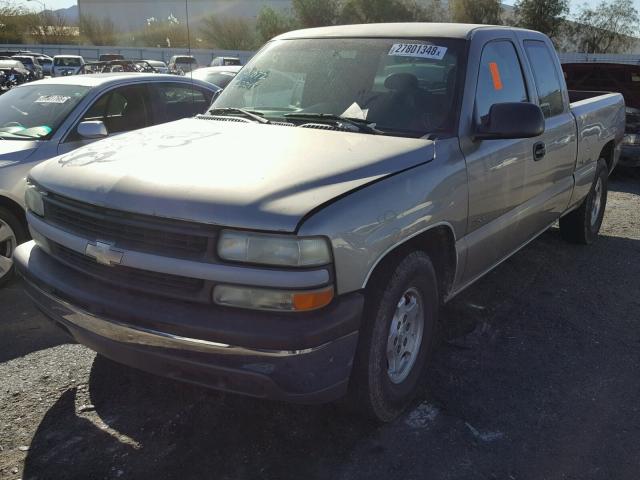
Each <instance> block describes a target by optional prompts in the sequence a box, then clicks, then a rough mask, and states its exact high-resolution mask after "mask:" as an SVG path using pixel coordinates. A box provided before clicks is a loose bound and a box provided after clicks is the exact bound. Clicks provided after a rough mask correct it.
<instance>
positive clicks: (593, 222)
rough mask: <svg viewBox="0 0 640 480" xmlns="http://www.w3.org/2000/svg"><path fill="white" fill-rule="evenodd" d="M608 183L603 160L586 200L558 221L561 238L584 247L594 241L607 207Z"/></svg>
mask: <svg viewBox="0 0 640 480" xmlns="http://www.w3.org/2000/svg"><path fill="white" fill-rule="evenodd" d="M608 182H609V170H608V168H607V164H606V162H605V161H604V160H600V161H598V167H597V169H596V177H595V179H594V181H593V185H591V190H590V191H589V194H588V195H587V198H585V200H584V202H582V205H581V206H580V207H579V208H578V209H576V210H574V211H573V212H571V213H569V214H568V215H565V216H564V217H562V218H561V219H560V234H561V235H562V238H564V239H565V240H567V241H569V242H572V243H582V244H584V245H590V244H592V243H593V242H594V241H595V239H596V238H597V237H598V232H599V231H600V227H601V226H602V220H603V218H604V211H605V208H606V206H607V193H608Z"/></svg>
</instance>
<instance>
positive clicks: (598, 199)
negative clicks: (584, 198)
mask: <svg viewBox="0 0 640 480" xmlns="http://www.w3.org/2000/svg"><path fill="white" fill-rule="evenodd" d="M601 208H602V179H601V178H600V177H598V181H597V182H596V186H595V188H594V189H593V207H591V226H592V227H593V226H595V224H596V223H598V218H599V217H600V209H601Z"/></svg>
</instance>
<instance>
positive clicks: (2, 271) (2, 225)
mask: <svg viewBox="0 0 640 480" xmlns="http://www.w3.org/2000/svg"><path fill="white" fill-rule="evenodd" d="M26 240H27V233H26V231H25V229H24V226H23V225H22V223H21V222H20V220H19V219H18V218H16V216H15V215H14V214H13V213H12V212H10V211H9V210H7V209H6V208H4V207H0V287H2V286H3V285H4V284H5V283H7V282H8V281H9V280H10V279H11V277H12V276H13V259H12V256H13V251H14V250H15V249H16V247H17V246H18V245H20V243H22V242H24V241H26Z"/></svg>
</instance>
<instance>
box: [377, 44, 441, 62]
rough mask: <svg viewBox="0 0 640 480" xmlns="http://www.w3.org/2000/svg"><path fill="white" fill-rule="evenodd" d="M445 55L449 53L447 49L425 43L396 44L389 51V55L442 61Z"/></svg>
mask: <svg viewBox="0 0 640 480" xmlns="http://www.w3.org/2000/svg"><path fill="white" fill-rule="evenodd" d="M445 53H447V47H438V46H437V45H426V44H424V43H394V44H393V46H392V47H391V50H389V55H394V56H399V57H418V58H430V59H433V60H442V59H443V58H444V55H445Z"/></svg>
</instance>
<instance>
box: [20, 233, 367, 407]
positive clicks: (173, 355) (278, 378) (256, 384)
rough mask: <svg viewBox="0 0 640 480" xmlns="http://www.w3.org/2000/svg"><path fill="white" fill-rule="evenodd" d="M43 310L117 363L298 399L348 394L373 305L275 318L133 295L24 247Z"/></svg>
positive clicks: (354, 297) (25, 270)
mask: <svg viewBox="0 0 640 480" xmlns="http://www.w3.org/2000/svg"><path fill="white" fill-rule="evenodd" d="M14 260H15V265H16V269H17V271H18V272H19V273H20V274H21V275H22V276H23V277H24V280H25V285H26V287H25V288H26V291H27V293H28V294H29V296H30V297H31V298H32V299H33V300H34V302H35V303H36V305H37V306H38V308H39V309H40V310H41V311H42V312H43V313H44V314H45V315H47V316H48V317H49V318H51V319H52V320H54V321H55V322H56V323H57V324H58V325H59V326H61V327H62V328H63V329H64V330H66V331H67V332H68V333H69V334H70V335H71V336H72V337H73V338H74V339H75V340H76V341H78V342H79V343H81V344H83V345H86V346H87V347H89V348H91V349H92V350H95V351H96V352H98V353H100V354H102V355H104V356H105V357H108V358H111V359H112V360H114V361H117V362H120V363H124V364H126V365H130V366H132V367H135V368H139V369H141V370H145V371H148V372H151V373H155V374H158V375H162V376H166V377H170V378H174V379H177V380H181V381H186V382H189V383H194V384H198V385H202V386H206V387H210V388H214V389H217V390H223V391H228V392H235V393H241V394H245V395H250V396H254V397H263V398H271V399H277V400H285V401H291V402H298V403H322V402H328V401H332V400H335V399H337V398H339V397H340V396H342V395H344V394H345V393H346V390H347V385H348V380H349V376H350V373H351V366H352V363H353V358H354V354H355V349H356V345H357V341H358V333H357V332H358V328H359V323H360V316H361V312H362V307H363V296H362V295H361V294H359V293H354V294H350V295H345V296H342V297H340V298H338V299H336V300H335V301H334V302H333V303H332V305H330V306H329V307H327V308H325V309H322V310H319V311H316V312H309V313H306V314H302V315H300V314H275V313H271V312H250V311H244V310H238V309H228V308H221V307H217V306H214V305H196V304H189V303H187V302H179V301H173V300H168V299H165V298H163V297H156V296H151V295H148V296H147V295H140V294H136V295H132V294H131V293H130V292H128V291H126V290H122V289H116V288H114V287H112V286H110V285H108V284H105V283H103V282H99V281H96V280H92V279H90V278H88V277H86V276H84V275H82V274H80V273H78V272H75V271H73V270H72V269H69V268H68V267H66V266H64V265H62V264H61V263H59V262H57V261H56V260H55V259H53V258H51V257H50V256H49V255H47V254H46V253H45V252H44V251H42V250H41V249H40V248H38V247H37V246H36V245H35V243H34V242H28V243H25V244H23V245H21V246H19V247H18V248H17V249H16V251H15V253H14Z"/></svg>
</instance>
